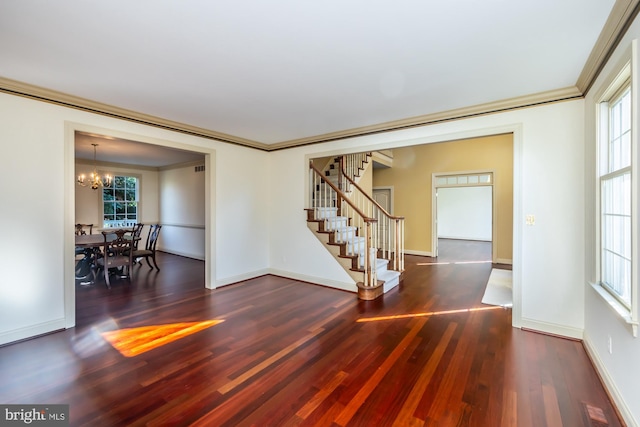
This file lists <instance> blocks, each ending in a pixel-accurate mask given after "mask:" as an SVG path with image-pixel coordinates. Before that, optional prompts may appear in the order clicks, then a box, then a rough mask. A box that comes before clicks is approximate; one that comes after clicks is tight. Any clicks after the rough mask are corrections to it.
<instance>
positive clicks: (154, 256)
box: [151, 254, 160, 271]
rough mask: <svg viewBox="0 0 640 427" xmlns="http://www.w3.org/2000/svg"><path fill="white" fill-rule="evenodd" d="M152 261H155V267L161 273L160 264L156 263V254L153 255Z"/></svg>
mask: <svg viewBox="0 0 640 427" xmlns="http://www.w3.org/2000/svg"><path fill="white" fill-rule="evenodd" d="M151 259H152V260H153V265H155V266H156V270H158V271H160V267H158V263H157V262H156V254H153V255H152V256H151Z"/></svg>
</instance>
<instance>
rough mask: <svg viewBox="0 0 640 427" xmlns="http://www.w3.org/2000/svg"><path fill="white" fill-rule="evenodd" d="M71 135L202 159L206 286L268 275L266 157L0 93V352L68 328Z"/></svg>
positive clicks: (72, 314)
mask: <svg viewBox="0 0 640 427" xmlns="http://www.w3.org/2000/svg"><path fill="white" fill-rule="evenodd" d="M78 128H80V129H83V130H86V131H94V132H99V133H101V134H108V135H113V136H120V137H126V138H128V139H134V140H138V141H142V142H149V143H157V144H159V145H166V146H171V147H174V148H181V149H189V150H192V151H201V152H203V153H207V155H208V157H207V162H210V163H209V164H207V172H206V173H207V175H206V176H207V178H206V180H207V183H206V185H207V186H208V189H209V196H208V197H209V198H210V200H206V213H205V215H206V219H207V222H208V224H207V229H208V231H207V234H208V235H209V237H207V240H206V247H205V252H206V254H207V256H208V262H207V263H206V265H207V279H206V280H207V283H208V285H209V286H212V287H216V286H221V285H224V284H227V283H231V282H232V281H234V280H236V279H237V278H242V277H248V276H251V275H254V274H257V273H261V272H266V271H267V269H268V265H269V242H268V229H269V223H268V215H266V214H265V212H266V211H267V208H266V207H267V206H268V205H269V202H270V200H269V188H270V187H269V180H268V179H265V177H268V174H267V171H268V164H269V162H268V153H265V152H262V151H258V150H253V149H249V148H244V147H238V146H235V145H231V144H225V143H219V142H216V141H212V140H208V139H204V138H198V137H195V136H191V135H185V134H181V133H177V132H171V131H168V130H165V129H160V128H155V127H151V126H145V125H142V124H138V123H134V122H128V121H124V120H118V119H115V118H111V117H106V116H101V115H96V114H92V113H88V112H84V111H80V110H75V109H71V108H65V107H61V106H57V105H53V104H49V103H44V102H38V101H34V100H31V99H27V98H22V97H17V96H12V95H8V94H4V93H0V159H2V160H0V163H1V165H2V166H1V167H0V197H2V199H3V200H5V201H10V205H11V208H10V209H2V213H0V235H2V239H0V268H1V269H2V271H3V275H2V279H1V281H0V344H2V343H7V342H11V341H15V340H19V339H22V338H27V337H30V336H34V335H37V334H40V333H46V332H49V331H52V330H56V329H61V328H64V327H69V326H73V324H74V320H73V319H75V307H74V302H75V288H74V277H73V276H74V274H73V258H74V256H73V252H74V245H73V224H74V221H75V197H74V191H75V187H74V186H75V170H74V169H75V167H74V154H73V130H74V129H78ZM18 184H19V185H18ZM34 260H37V262H34ZM203 286H204V284H203ZM70 319H71V320H70Z"/></svg>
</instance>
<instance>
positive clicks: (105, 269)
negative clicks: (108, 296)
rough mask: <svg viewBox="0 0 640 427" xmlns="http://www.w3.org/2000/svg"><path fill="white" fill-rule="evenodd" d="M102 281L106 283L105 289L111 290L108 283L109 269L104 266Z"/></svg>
mask: <svg viewBox="0 0 640 427" xmlns="http://www.w3.org/2000/svg"><path fill="white" fill-rule="evenodd" d="M104 281H105V282H106V283H107V288H109V289H111V282H109V269H108V268H107V266H106V265H105V266H104Z"/></svg>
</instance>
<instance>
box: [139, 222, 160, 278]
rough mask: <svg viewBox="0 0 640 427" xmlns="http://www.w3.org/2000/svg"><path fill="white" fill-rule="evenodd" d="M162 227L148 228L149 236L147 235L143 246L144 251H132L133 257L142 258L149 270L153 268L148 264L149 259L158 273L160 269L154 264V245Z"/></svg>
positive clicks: (155, 225)
mask: <svg viewBox="0 0 640 427" xmlns="http://www.w3.org/2000/svg"><path fill="white" fill-rule="evenodd" d="M161 228H162V226H161V225H160V224H154V225H152V226H151V227H150V228H149V234H148V235H147V243H146V244H145V248H144V249H139V250H134V251H133V257H134V258H136V259H137V258H144V259H145V260H146V261H147V264H148V265H149V268H153V267H152V266H151V263H150V262H149V258H151V260H152V261H153V265H155V267H156V269H157V270H158V271H160V267H158V263H157V262H156V245H157V244H158V236H159V235H160V229H161Z"/></svg>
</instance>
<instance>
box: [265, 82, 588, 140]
mask: <svg viewBox="0 0 640 427" xmlns="http://www.w3.org/2000/svg"><path fill="white" fill-rule="evenodd" d="M578 98H582V92H581V91H580V90H579V89H578V88H577V87H576V86H570V87H567V88H563V89H556V90H550V91H546V92H540V93H535V94H531V95H525V96H519V97H516V98H509V99H503V100H500V101H494V102H488V103H485V104H478V105H474V106H470V107H464V108H457V109H454V110H448V111H442V112H438V113H433V114H427V115H423V116H417V117H411V118H408V119H402V120H395V121H391V122H385V123H380V124H376V125H371V126H363V127H359V128H354V129H346V130H342V131H338V132H332V133H326V134H323V135H316V136H311V137H308V138H300V139H295V140H290V141H284V142H279V143H277V144H272V145H270V146H269V151H275V150H282V149H286V148H292V147H299V146H303V145H310V144H319V143H322V142H328V141H335V140H338V139H344V138H353V137H358V136H365V135H373V134H377V133H383V132H391V131H397V130H402V129H409V128H414V127H419V126H426V125H432V124H435V123H442V122H448V121H453V120H461V119H468V118H470V117H477V116H482V115H487V114H495V113H501V112H505V111H509V110H515V109H520V108H527V107H533V106H536V105H542V104H548V103H552V102H561V101H569V100H572V99H578Z"/></svg>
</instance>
